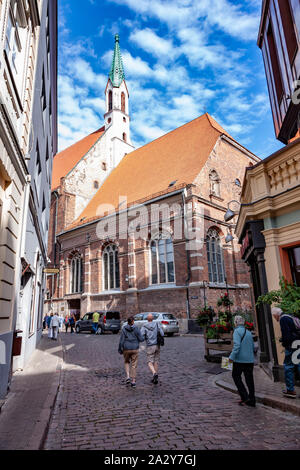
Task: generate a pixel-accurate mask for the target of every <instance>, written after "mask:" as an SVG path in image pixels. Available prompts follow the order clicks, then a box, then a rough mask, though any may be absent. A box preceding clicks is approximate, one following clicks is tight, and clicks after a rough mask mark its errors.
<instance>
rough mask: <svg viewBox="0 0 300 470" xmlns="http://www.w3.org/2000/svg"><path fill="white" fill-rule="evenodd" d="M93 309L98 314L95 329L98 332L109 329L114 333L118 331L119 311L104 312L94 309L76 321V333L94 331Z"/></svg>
mask: <svg viewBox="0 0 300 470" xmlns="http://www.w3.org/2000/svg"><path fill="white" fill-rule="evenodd" d="M95 311H96V312H98V313H99V315H100V317H99V321H98V330H97V333H98V334H104V333H105V332H106V331H111V332H112V333H114V334H118V333H119V331H120V328H121V320H120V312H104V311H103V310H101V311H99V310H94V311H93V312H88V313H86V314H85V315H84V317H83V318H82V319H81V320H78V321H77V322H76V324H75V331H76V333H78V334H79V333H81V332H82V331H85V332H88V331H90V332H91V333H94V329H93V314H94V313H95Z"/></svg>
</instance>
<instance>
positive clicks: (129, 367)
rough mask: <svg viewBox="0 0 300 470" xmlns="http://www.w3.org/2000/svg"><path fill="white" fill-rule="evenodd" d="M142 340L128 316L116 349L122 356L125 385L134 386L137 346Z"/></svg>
mask: <svg viewBox="0 0 300 470" xmlns="http://www.w3.org/2000/svg"><path fill="white" fill-rule="evenodd" d="M143 341H144V338H143V337H142V335H141V332H140V329H139V328H137V327H136V326H135V325H134V318H133V317H129V318H128V320H127V325H125V326H124V327H123V328H122V332H121V337H120V342H119V349H118V351H119V353H120V354H123V357H124V366H125V372H126V385H131V387H132V388H135V387H136V369H137V364H138V357H139V347H140V343H142V342H143Z"/></svg>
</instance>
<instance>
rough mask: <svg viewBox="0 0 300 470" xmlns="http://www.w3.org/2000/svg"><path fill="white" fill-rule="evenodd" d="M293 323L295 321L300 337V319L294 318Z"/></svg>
mask: <svg viewBox="0 0 300 470" xmlns="http://www.w3.org/2000/svg"><path fill="white" fill-rule="evenodd" d="M293 321H294V325H295V328H296V331H297V333H298V335H299V336H300V318H298V317H293Z"/></svg>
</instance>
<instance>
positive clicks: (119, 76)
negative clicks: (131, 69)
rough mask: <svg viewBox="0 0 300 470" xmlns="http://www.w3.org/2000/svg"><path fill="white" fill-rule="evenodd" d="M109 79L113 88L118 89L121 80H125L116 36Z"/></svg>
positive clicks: (118, 38) (117, 36)
mask: <svg viewBox="0 0 300 470" xmlns="http://www.w3.org/2000/svg"><path fill="white" fill-rule="evenodd" d="M109 78H110V81H111V83H112V84H113V86H114V87H117V88H119V86H120V85H121V83H122V82H123V80H125V73H124V67H123V61H122V56H121V50H120V37H119V35H118V34H116V35H115V50H114V56H113V61H112V64H111V69H110V73H109Z"/></svg>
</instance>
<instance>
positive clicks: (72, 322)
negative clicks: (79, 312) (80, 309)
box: [69, 315, 75, 333]
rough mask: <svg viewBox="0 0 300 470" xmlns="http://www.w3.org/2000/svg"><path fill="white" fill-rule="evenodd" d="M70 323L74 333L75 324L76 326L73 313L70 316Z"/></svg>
mask: <svg viewBox="0 0 300 470" xmlns="http://www.w3.org/2000/svg"><path fill="white" fill-rule="evenodd" d="M69 325H70V328H71V333H74V326H75V319H74V315H71V316H70V318H69Z"/></svg>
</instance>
